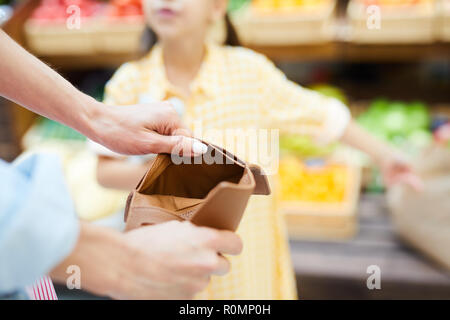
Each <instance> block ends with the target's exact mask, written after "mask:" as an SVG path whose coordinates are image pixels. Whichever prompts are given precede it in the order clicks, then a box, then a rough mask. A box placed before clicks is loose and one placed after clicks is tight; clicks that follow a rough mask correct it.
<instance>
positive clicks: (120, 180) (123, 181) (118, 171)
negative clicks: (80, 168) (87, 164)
mask: <svg viewBox="0 0 450 320" xmlns="http://www.w3.org/2000/svg"><path fill="white" fill-rule="evenodd" d="M149 166H150V164H132V163H128V162H126V161H124V160H116V159H108V158H105V157H100V158H99V163H98V167H97V180H98V182H99V183H100V184H101V185H102V186H104V187H106V188H112V189H120V190H125V191H129V190H132V189H133V188H135V187H136V185H137V184H138V183H139V180H140V179H141V178H142V177H143V175H144V174H145V172H146V171H147V170H148V168H149Z"/></svg>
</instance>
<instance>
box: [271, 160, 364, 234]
mask: <svg viewBox="0 0 450 320" xmlns="http://www.w3.org/2000/svg"><path fill="white" fill-rule="evenodd" d="M278 182H279V189H280V194H279V200H280V202H279V212H280V213H281V214H282V215H283V216H284V218H285V220H286V222H287V228H288V232H289V236H290V238H292V239H314V240H325V239H326V240H342V239H349V238H351V237H353V236H354V235H355V234H356V232H357V230H358V219H357V212H358V211H357V204H358V199H359V194H360V186H361V170H360V169H359V168H358V167H356V166H350V165H346V164H338V163H329V164H325V163H323V162H322V163H321V162H317V161H314V162H311V161H306V162H303V161H302V160H300V159H299V158H297V157H294V156H288V157H283V158H282V159H281V161H280V168H279V174H278Z"/></svg>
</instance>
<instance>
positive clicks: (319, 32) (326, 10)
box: [233, 0, 336, 46]
mask: <svg viewBox="0 0 450 320" xmlns="http://www.w3.org/2000/svg"><path fill="white" fill-rule="evenodd" d="M335 7H336V1H335V0H325V1H323V4H322V5H320V6H317V7H307V8H305V9H304V10H300V9H299V10H298V11H293V12H286V13H283V12H280V13H271V14H269V13H261V12H259V11H258V10H255V9H254V8H252V6H251V5H250V6H246V7H244V8H243V9H241V10H239V11H238V12H236V13H235V14H234V15H233V22H234V24H235V25H236V27H237V29H238V33H239V36H240V38H241V40H242V41H243V42H244V43H245V44H247V45H261V46H264V45H268V46H270V45H278V46H282V45H296V44H319V43H324V42H328V41H330V40H332V39H333V37H334V12H335Z"/></svg>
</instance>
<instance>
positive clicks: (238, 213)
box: [125, 143, 270, 231]
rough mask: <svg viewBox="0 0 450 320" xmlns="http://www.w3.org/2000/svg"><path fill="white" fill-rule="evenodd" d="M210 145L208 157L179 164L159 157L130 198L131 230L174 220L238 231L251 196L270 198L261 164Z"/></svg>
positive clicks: (127, 213)
mask: <svg viewBox="0 0 450 320" xmlns="http://www.w3.org/2000/svg"><path fill="white" fill-rule="evenodd" d="M206 144H207V143H206ZM207 146H208V152H207V153H206V154H204V155H203V156H199V157H191V158H180V159H179V160H180V162H181V163H179V164H178V163H174V162H173V161H172V158H171V155H168V154H160V155H158V156H157V157H156V159H155V161H154V162H153V164H152V166H151V167H150V169H149V170H148V171H147V173H146V174H145V175H144V177H143V178H142V180H141V182H140V183H139V184H138V186H137V188H136V189H135V190H134V191H132V192H131V194H130V196H129V197H128V200H127V206H126V209H125V222H126V231H129V230H132V229H135V228H139V227H142V226H145V225H153V224H158V223H164V222H168V221H171V220H178V221H184V220H189V221H191V222H192V223H194V224H195V225H198V226H205V227H210V228H215V229H221V230H230V231H236V229H237V227H238V226H239V222H240V221H241V218H242V216H243V214H244V211H245V208H246V207H247V203H248V200H249V198H250V196H251V195H252V194H256V195H269V194H270V187H269V183H268V181H267V177H266V176H265V175H264V172H263V171H262V169H261V168H260V167H259V166H256V165H248V164H247V163H245V162H243V161H241V160H240V159H238V158H237V157H236V156H234V155H233V154H231V153H229V152H227V151H225V150H223V149H221V148H219V147H216V146H214V145H211V144H207ZM177 162H178V161H177Z"/></svg>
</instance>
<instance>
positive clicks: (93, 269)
mask: <svg viewBox="0 0 450 320" xmlns="http://www.w3.org/2000/svg"><path fill="white" fill-rule="evenodd" d="M241 251H242V243H241V240H240V238H239V237H238V236H237V235H236V234H234V233H232V232H229V231H218V230H213V229H209V228H200V227H195V226H193V225H192V224H190V223H188V222H183V223H180V222H177V221H174V222H169V223H165V224H161V225H156V226H148V227H144V228H140V229H136V230H133V231H130V232H128V233H125V234H121V233H118V232H115V231H112V230H109V229H106V228H102V227H98V226H95V225H92V224H89V223H82V225H81V233H80V237H79V241H78V244H77V246H76V247H75V249H74V250H73V252H72V253H71V254H70V255H69V257H68V258H66V259H65V261H63V262H62V263H61V264H60V265H59V266H57V267H56V268H55V269H54V270H53V271H52V273H51V275H52V277H53V278H55V280H58V281H60V282H65V281H66V279H67V278H68V276H69V275H68V274H66V269H67V267H68V266H70V265H78V266H79V267H80V270H81V286H82V289H85V290H88V291H91V292H93V293H95V294H98V295H102V296H105V295H107V296H110V297H112V298H115V299H191V298H193V296H194V295H195V294H196V293H198V292H199V291H201V290H202V289H204V288H205V287H206V285H207V284H208V282H209V278H210V276H211V275H213V274H216V275H223V274H225V273H227V272H228V270H229V268H230V265H229V263H228V261H227V260H226V259H225V258H224V257H223V256H222V255H221V254H239V253H240V252H241Z"/></svg>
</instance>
